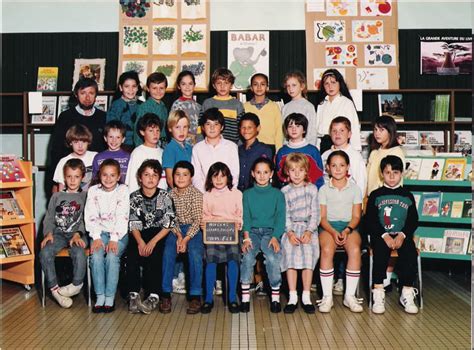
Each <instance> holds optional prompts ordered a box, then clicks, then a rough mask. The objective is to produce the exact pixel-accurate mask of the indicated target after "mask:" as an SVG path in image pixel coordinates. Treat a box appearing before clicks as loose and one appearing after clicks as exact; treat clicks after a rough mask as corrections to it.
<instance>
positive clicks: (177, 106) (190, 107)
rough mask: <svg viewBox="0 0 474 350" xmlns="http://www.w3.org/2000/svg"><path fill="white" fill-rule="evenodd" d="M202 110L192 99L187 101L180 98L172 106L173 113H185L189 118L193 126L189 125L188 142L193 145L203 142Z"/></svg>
mask: <svg viewBox="0 0 474 350" xmlns="http://www.w3.org/2000/svg"><path fill="white" fill-rule="evenodd" d="M201 109H202V107H201V105H200V104H199V103H197V102H196V101H194V100H193V99H192V98H191V99H187V98H184V97H180V98H178V99H177V100H176V101H174V102H173V105H172V106H171V110H172V111H176V110H181V111H184V113H186V115H187V116H188V117H189V120H190V122H191V125H189V133H188V138H187V141H188V142H189V143H190V144H191V145H195V144H196V143H197V142H199V141H201V140H202V135H201V128H200V126H199V115H200V114H201Z"/></svg>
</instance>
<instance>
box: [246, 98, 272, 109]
mask: <svg viewBox="0 0 474 350" xmlns="http://www.w3.org/2000/svg"><path fill="white" fill-rule="evenodd" d="M269 101H270V100H269V99H268V97H265V99H264V100H263V102H260V103H257V102H256V101H255V98H252V99H251V100H250V104H251V105H252V106H255V107H256V108H257V109H262V108H263V107H264V106H265V105H266V104H267V103H268V102H269Z"/></svg>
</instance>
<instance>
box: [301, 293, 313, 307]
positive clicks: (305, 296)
mask: <svg viewBox="0 0 474 350" xmlns="http://www.w3.org/2000/svg"><path fill="white" fill-rule="evenodd" d="M301 301H302V302H303V304H304V305H310V304H312V302H311V297H310V292H309V291H307V290H304V291H303V295H302V297H301Z"/></svg>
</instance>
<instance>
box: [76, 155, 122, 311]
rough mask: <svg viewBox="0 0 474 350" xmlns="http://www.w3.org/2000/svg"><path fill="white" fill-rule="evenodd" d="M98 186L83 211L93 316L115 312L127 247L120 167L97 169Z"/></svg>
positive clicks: (111, 161) (112, 162)
mask: <svg viewBox="0 0 474 350" xmlns="http://www.w3.org/2000/svg"><path fill="white" fill-rule="evenodd" d="M99 180H100V183H99V184H98V185H95V186H92V187H91V188H89V192H88V194H87V201H86V208H85V223H86V230H87V231H88V232H89V236H90V237H91V239H92V244H91V249H90V252H91V254H92V257H91V270H92V280H93V282H94V289H95V292H96V295H97V301H96V303H95V305H94V308H93V309H92V311H93V312H94V313H99V312H105V313H109V312H112V311H114V310H115V292H116V290H117V284H118V278H119V270H120V257H121V256H122V254H123V252H124V250H125V248H126V247H127V243H128V235H127V232H128V216H129V210H130V205H129V194H128V189H127V186H126V185H121V184H119V180H120V164H119V163H118V162H117V161H116V160H114V159H106V160H104V161H103V162H102V164H101V165H100V167H99Z"/></svg>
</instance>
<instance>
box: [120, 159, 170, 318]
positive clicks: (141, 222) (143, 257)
mask: <svg viewBox="0 0 474 350" xmlns="http://www.w3.org/2000/svg"><path fill="white" fill-rule="evenodd" d="M161 173H162V169H161V164H160V162H159V161H157V160H156V159H148V160H145V161H144V162H143V163H142V165H141V166H140V167H139V168H138V171H137V178H138V181H139V183H140V189H138V190H136V191H134V192H132V193H131V194H130V222H129V228H130V235H129V236H130V242H129V244H128V248H127V283H128V291H129V305H128V311H129V312H130V313H138V312H142V313H144V314H147V315H148V314H150V313H151V312H152V311H153V310H154V309H156V307H157V305H158V301H159V297H160V296H163V294H162V289H161V282H162V259H163V251H164V247H165V240H166V236H167V235H168V234H169V232H170V230H171V229H172V228H174V227H175V220H176V219H175V213H174V207H173V201H172V200H171V197H170V196H169V194H168V192H166V191H164V190H162V189H159V188H157V186H158V181H159V180H160V177H161ZM140 265H141V266H143V275H142V277H141V278H140ZM140 281H142V283H140ZM141 285H143V289H144V294H145V295H144V296H145V301H144V302H143V303H142V301H141V298H140V287H141ZM168 306H169V307H168ZM160 311H161V312H163V313H167V312H170V311H171V304H169V305H168V304H167V303H166V302H165V301H164V300H163V299H162V300H161V301H160Z"/></svg>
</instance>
